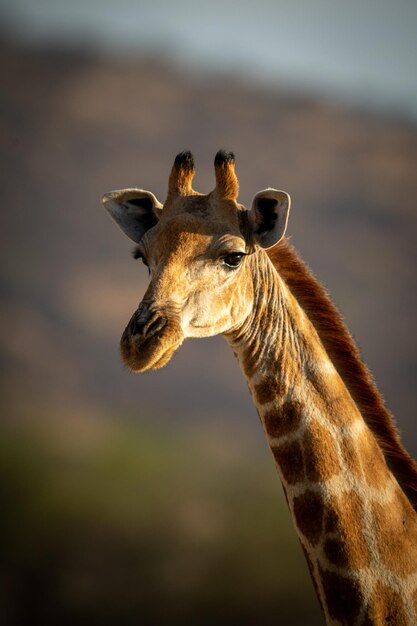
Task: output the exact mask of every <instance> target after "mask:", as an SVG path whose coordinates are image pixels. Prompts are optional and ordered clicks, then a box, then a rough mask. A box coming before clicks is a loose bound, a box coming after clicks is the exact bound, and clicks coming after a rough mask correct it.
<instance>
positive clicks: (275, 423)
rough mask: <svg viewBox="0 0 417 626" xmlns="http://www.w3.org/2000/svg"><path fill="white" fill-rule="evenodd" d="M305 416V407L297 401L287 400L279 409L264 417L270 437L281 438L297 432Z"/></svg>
mask: <svg viewBox="0 0 417 626" xmlns="http://www.w3.org/2000/svg"><path fill="white" fill-rule="evenodd" d="M302 415H303V405H302V403H301V402H297V400H286V401H285V402H284V403H283V405H282V406H281V407H280V408H279V409H273V410H271V411H267V412H266V413H265V415H264V416H263V423H264V426H265V430H266V432H267V434H268V435H269V437H274V438H279V437H283V436H284V435H288V434H289V433H291V432H293V431H295V430H297V428H298V427H299V425H300V422H301V417H302Z"/></svg>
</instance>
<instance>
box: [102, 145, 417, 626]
mask: <svg viewBox="0 0 417 626" xmlns="http://www.w3.org/2000/svg"><path fill="white" fill-rule="evenodd" d="M214 167H215V178H216V186H215V188H214V190H213V191H211V192H210V193H208V194H201V193H198V192H196V191H194V189H193V188H192V180H193V177H194V172H195V167H194V160H193V157H192V155H191V153H190V152H188V151H186V152H182V153H180V154H179V155H178V156H177V157H176V159H175V162H174V165H173V168H172V171H171V174H170V177H169V183H168V193H167V197H166V200H165V202H164V203H163V204H162V203H160V202H159V201H158V200H157V199H156V197H155V196H154V195H153V194H152V193H151V192H148V191H144V190H142V189H125V190H120V191H113V192H110V193H107V194H105V195H104V196H103V203H104V206H105V207H106V209H107V210H108V211H109V213H110V215H111V216H112V218H113V219H114V220H115V221H116V223H117V224H118V225H119V227H120V228H121V229H122V230H123V231H124V232H125V233H126V234H127V235H128V237H130V238H131V239H132V240H133V241H135V242H136V244H137V248H136V251H135V257H136V258H141V259H142V260H143V261H144V262H145V264H146V265H147V266H148V267H149V271H150V276H151V278H150V284H149V287H148V289H147V291H146V293H145V295H144V297H143V299H142V302H141V304H140V305H139V307H138V309H137V310H136V311H135V312H134V313H133V315H132V317H131V319H130V321H129V323H128V325H127V327H126V329H125V331H124V333H123V335H122V339H121V355H122V359H123V361H124V363H125V365H126V366H127V367H128V368H129V369H131V370H132V371H136V372H144V371H147V370H150V369H157V368H160V367H162V366H164V365H165V364H166V363H168V361H169V360H170V359H171V357H172V355H173V354H174V353H175V351H176V350H177V349H178V348H179V346H180V345H181V344H182V342H183V341H184V339H186V338H187V337H209V336H213V335H216V334H223V335H224V336H225V337H226V339H227V341H228V342H229V344H230V345H231V347H232V349H233V351H234V352H235V354H236V355H237V358H238V360H239V363H240V365H241V367H242V370H243V372H244V373H245V376H246V378H247V381H248V385H249V388H250V391H251V394H252V397H253V400H254V402H255V405H256V407H257V410H258V413H259V415H260V418H261V421H262V424H263V426H264V429H265V433H266V436H267V438H268V441H269V444H270V447H271V451H272V454H273V456H274V459H275V462H276V465H277V469H278V472H279V474H280V477H281V481H282V484H283V488H284V492H285V495H286V499H287V501H288V505H289V508H290V511H291V514H292V518H293V521H294V524H295V527H296V530H297V533H298V536H299V539H300V541H301V544H302V547H303V550H304V553H305V555H306V560H307V563H308V566H309V569H310V572H311V576H312V578H313V582H314V585H315V589H316V593H317V596H318V599H319V601H320V603H321V606H322V608H323V611H324V614H325V618H326V622H327V623H328V624H346V625H351V624H358V625H363V626H365V625H367V624H387V623H390V624H396V625H403V624H404V625H405V624H407V625H409V626H410V625H415V624H417V513H416V508H417V466H416V464H415V462H414V461H413V459H412V458H411V457H410V456H409V455H408V454H407V452H406V451H405V450H404V448H403V447H402V445H401V442H400V440H399V436H398V433H397V431H396V428H395V425H394V423H393V420H392V417H391V416H390V414H389V413H388V411H387V409H386V408H385V406H384V404H383V401H382V399H381V397H380V395H379V394H378V392H377V390H376V388H375V385H374V383H373V380H372V377H371V376H370V374H369V372H368V370H367V368H366V366H365V365H364V364H363V363H362V361H361V360H360V357H359V354H358V351H357V348H356V346H355V344H354V342H353V340H352V338H351V336H350V334H349V332H348V330H347V329H346V327H345V325H344V324H343V322H342V320H341V318H340V316H339V314H338V312H337V311H336V309H335V307H334V305H333V303H332V302H331V301H330V299H329V297H328V296H327V294H326V293H325V291H324V290H323V288H322V287H321V286H320V284H319V283H318V281H317V280H316V279H315V278H314V277H313V276H312V275H311V273H310V272H309V270H308V269H307V268H306V266H305V265H304V264H303V262H302V261H301V260H300V258H299V257H298V255H297V254H296V252H295V251H294V249H293V248H292V247H291V246H290V245H289V244H288V242H287V241H286V239H285V232H286V228H287V221H288V215H289V210H290V197H289V195H288V194H287V193H286V192H284V191H280V190H277V189H265V190H263V191H261V192H258V193H257V194H256V195H255V196H254V199H253V202H252V206H251V208H250V209H249V210H246V209H245V207H243V206H242V205H241V204H239V203H238V201H237V196H238V191H239V184H238V180H237V176H236V173H235V158H234V155H233V154H232V153H228V152H224V151H219V152H218V153H217V155H216V158H215V163H214Z"/></svg>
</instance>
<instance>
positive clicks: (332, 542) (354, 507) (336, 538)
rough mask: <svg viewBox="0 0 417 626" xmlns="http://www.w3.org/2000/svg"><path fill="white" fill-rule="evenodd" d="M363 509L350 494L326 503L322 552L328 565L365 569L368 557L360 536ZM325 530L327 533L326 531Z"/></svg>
mask: <svg viewBox="0 0 417 626" xmlns="http://www.w3.org/2000/svg"><path fill="white" fill-rule="evenodd" d="M364 515H365V514H364V510H363V505H362V502H361V500H360V498H359V496H358V495H357V494H356V493H355V492H354V491H350V492H347V493H344V494H343V495H341V496H339V497H336V496H334V497H332V498H330V500H329V502H328V511H327V516H326V524H325V532H326V533H331V534H332V535H333V536H331V537H326V540H325V542H324V546H323V548H324V553H325V555H326V557H327V558H328V560H329V562H330V563H331V564H332V565H337V566H338V567H347V566H348V565H350V566H351V567H353V568H355V569H360V568H364V567H368V566H369V565H370V560H371V555H370V552H369V547H368V543H367V541H366V539H365V537H364V534H363V525H364ZM329 527H330V528H331V530H329Z"/></svg>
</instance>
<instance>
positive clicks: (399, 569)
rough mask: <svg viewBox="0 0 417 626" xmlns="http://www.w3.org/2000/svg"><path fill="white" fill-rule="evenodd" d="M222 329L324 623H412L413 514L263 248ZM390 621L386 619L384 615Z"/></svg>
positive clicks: (416, 582) (416, 559)
mask: <svg viewBox="0 0 417 626" xmlns="http://www.w3.org/2000/svg"><path fill="white" fill-rule="evenodd" d="M250 262H251V263H252V265H253V267H252V270H253V271H252V276H253V287H254V294H255V296H254V306H253V309H252V312H251V314H250V315H249V317H248V318H247V320H246V321H245V323H244V324H243V325H242V326H241V327H240V328H239V329H235V330H234V332H233V333H231V334H230V335H228V337H227V339H228V341H229V343H230V344H231V346H232V348H233V350H234V352H235V353H236V355H237V357H238V359H239V362H240V364H241V366H242V369H243V370H244V372H245V375H246V377H247V380H248V384H249V388H250V391H251V394H252V397H253V399H254V402H255V404H256V407H257V410H258V413H259V415H260V418H261V421H262V424H263V426H264V429H265V432H266V436H267V438H268V442H269V445H270V447H271V450H272V453H273V456H274V459H275V462H276V465H277V468H278V472H279V474H280V477H281V480H282V483H283V487H284V492H285V495H286V499H287V502H288V505H289V508H290V511H291V515H292V518H293V521H294V524H295V527H296V529H297V533H298V536H299V539H300V541H301V545H302V547H303V550H304V553H305V556H306V559H307V563H308V565H309V568H310V573H311V576H312V578H313V582H314V585H315V589H316V593H317V595H318V598H319V601H320V603H321V605H322V608H323V610H324V613H325V616H326V621H327V623H329V624H333V623H335V624H339V623H341V624H349V625H350V624H374V623H384V624H391V623H392V624H416V623H417V516H416V514H415V511H414V510H413V508H412V507H411V505H410V503H409V501H408V499H407V498H406V497H405V495H404V493H403V492H402V491H401V489H400V487H399V485H398V483H397V481H396V479H395V477H394V476H393V475H392V474H391V472H390V470H389V469H388V467H387V465H386V462H385V459H384V456H383V454H382V452H381V449H380V448H379V446H378V444H377V442H376V440H375V438H374V436H373V434H372V433H371V431H370V430H369V429H368V427H367V425H366V423H365V421H364V420H363V418H362V416H361V414H360V412H359V410H358V408H357V406H356V404H355V403H354V401H353V400H352V397H351V396H350V394H349V392H348V391H347V389H346V387H345V385H344V383H343V381H342V379H341V378H340V377H339V375H338V373H337V371H336V369H335V368H334V366H333V364H332V363H331V361H330V359H329V358H328V356H327V353H326V352H325V350H324V348H323V346H322V344H321V341H320V339H319V337H318V335H317V333H316V331H315V329H314V327H313V325H312V324H311V323H310V321H309V319H308V318H307V316H306V315H305V314H304V312H303V311H302V309H301V308H300V306H299V305H298V303H297V301H296V300H295V299H294V297H293V296H292V294H291V293H290V291H289V290H288V288H287V287H286V285H285V284H284V282H283V281H282V280H281V279H280V277H279V275H278V273H277V272H276V270H275V269H274V268H273V266H272V264H271V263H270V262H269V260H268V258H267V257H266V255H265V254H264V253H263V252H258V253H256V254H254V255H252V258H251V259H250ZM390 620H391V621H390Z"/></svg>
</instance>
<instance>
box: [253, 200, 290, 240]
mask: <svg viewBox="0 0 417 626" xmlns="http://www.w3.org/2000/svg"><path fill="white" fill-rule="evenodd" d="M290 203H291V200H290V196H289V195H288V194H287V193H286V192H285V191H279V190H278V189H264V190H263V191H260V192H259V193H257V194H256V196H255V197H254V199H253V203H252V208H251V210H250V211H249V219H250V223H251V225H252V229H253V233H254V235H255V239H256V240H257V242H258V244H259V245H260V246H262V248H272V246H275V245H276V244H277V243H278V242H279V241H280V240H281V239H282V237H283V236H284V235H285V231H286V228H287V222H288V214H289V210H290Z"/></svg>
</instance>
